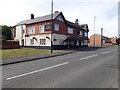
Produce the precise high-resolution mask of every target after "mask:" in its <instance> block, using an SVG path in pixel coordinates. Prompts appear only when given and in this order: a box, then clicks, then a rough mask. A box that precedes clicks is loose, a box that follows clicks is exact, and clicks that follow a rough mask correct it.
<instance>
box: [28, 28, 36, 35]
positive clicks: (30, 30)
mask: <svg viewBox="0 0 120 90" xmlns="http://www.w3.org/2000/svg"><path fill="white" fill-rule="evenodd" d="M35 30H36V29H35V27H28V34H34V33H35Z"/></svg>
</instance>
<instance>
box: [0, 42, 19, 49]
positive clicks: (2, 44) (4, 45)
mask: <svg viewBox="0 0 120 90" xmlns="http://www.w3.org/2000/svg"><path fill="white" fill-rule="evenodd" d="M18 48H20V45H19V42H17V41H1V42H0V49H18Z"/></svg>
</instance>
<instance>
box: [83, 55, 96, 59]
mask: <svg viewBox="0 0 120 90" xmlns="http://www.w3.org/2000/svg"><path fill="white" fill-rule="evenodd" d="M95 56H98V55H97V54H95V55H91V56H88V57H85V58H81V60H84V59H88V58H91V57H95Z"/></svg>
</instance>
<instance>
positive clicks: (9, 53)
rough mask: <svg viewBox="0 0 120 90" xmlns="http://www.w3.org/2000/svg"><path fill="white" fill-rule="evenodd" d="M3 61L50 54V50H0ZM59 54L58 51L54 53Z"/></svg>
mask: <svg viewBox="0 0 120 90" xmlns="http://www.w3.org/2000/svg"><path fill="white" fill-rule="evenodd" d="M0 52H2V55H1V56H0V58H2V59H10V58H17V57H23V56H33V55H38V54H49V53H50V50H40V49H31V48H21V49H9V50H0ZM54 52H57V51H54Z"/></svg>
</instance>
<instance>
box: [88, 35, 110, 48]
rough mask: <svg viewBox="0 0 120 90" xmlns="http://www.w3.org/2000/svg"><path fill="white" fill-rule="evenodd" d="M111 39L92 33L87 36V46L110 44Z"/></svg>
mask: <svg viewBox="0 0 120 90" xmlns="http://www.w3.org/2000/svg"><path fill="white" fill-rule="evenodd" d="M111 45H112V42H111V39H110V38H108V37H105V36H101V35H99V34H94V35H92V36H90V38H89V46H90V47H93V46H95V47H101V46H111Z"/></svg>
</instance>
